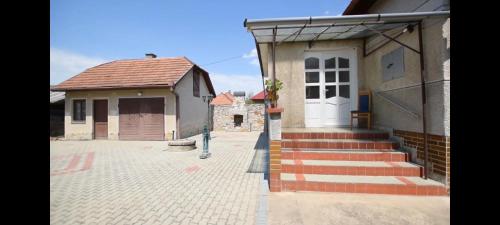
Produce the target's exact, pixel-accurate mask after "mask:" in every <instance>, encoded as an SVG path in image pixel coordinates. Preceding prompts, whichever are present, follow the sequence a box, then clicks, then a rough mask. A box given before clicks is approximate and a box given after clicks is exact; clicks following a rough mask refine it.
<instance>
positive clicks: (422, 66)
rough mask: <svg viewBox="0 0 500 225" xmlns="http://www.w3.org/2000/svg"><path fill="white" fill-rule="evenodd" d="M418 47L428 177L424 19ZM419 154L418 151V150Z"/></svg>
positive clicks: (425, 175)
mask: <svg viewBox="0 0 500 225" xmlns="http://www.w3.org/2000/svg"><path fill="white" fill-rule="evenodd" d="M418 47H419V52H420V54H419V55H420V82H421V86H422V88H421V90H422V129H423V133H424V170H425V172H424V178H425V179H427V178H428V177H429V167H428V165H427V162H428V161H429V148H428V145H427V119H426V116H425V112H426V111H427V110H426V109H427V107H426V105H427V99H426V93H425V92H426V91H425V75H424V72H425V70H424V69H425V67H424V48H423V42H422V21H419V22H418ZM417 154H418V151H417Z"/></svg>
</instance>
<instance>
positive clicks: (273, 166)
mask: <svg viewBox="0 0 500 225" xmlns="http://www.w3.org/2000/svg"><path fill="white" fill-rule="evenodd" d="M269 181H270V182H269V186H270V187H269V190H270V191H272V192H280V191H281V141H273V140H271V141H270V143H269Z"/></svg>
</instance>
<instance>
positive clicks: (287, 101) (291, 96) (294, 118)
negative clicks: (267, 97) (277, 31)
mask: <svg viewBox="0 0 500 225" xmlns="http://www.w3.org/2000/svg"><path fill="white" fill-rule="evenodd" d="M268 48H270V46H268ZM349 48H356V51H357V55H358V87H361V86H362V85H363V84H364V78H363V76H362V72H363V70H362V67H363V62H362V50H363V41H362V40H339V41H318V42H315V44H314V45H313V46H312V47H311V48H309V47H308V44H307V42H296V43H288V42H287V43H283V44H281V45H279V46H277V47H276V79H279V80H281V81H282V82H283V89H282V90H280V91H279V93H278V95H279V99H278V106H279V107H283V108H284V109H285V110H284V112H283V114H282V117H281V119H282V123H283V127H304V126H305V120H304V102H305V86H304V59H305V52H306V51H333V50H341V49H349ZM268 52H269V53H268V56H267V57H268V58H269V61H268V62H269V63H267V71H269V73H268V77H271V76H272V71H273V67H272V63H271V62H272V61H271V60H272V58H271V51H268Z"/></svg>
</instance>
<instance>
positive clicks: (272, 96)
mask: <svg viewBox="0 0 500 225" xmlns="http://www.w3.org/2000/svg"><path fill="white" fill-rule="evenodd" d="M265 85H266V92H267V96H268V97H269V100H271V107H272V108H275V107H276V106H277V105H278V98H279V96H278V91H279V90H281V88H283V82H281V81H280V80H278V79H275V80H274V86H273V82H272V80H270V79H269V80H266V83H265Z"/></svg>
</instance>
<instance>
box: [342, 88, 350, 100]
mask: <svg viewBox="0 0 500 225" xmlns="http://www.w3.org/2000/svg"><path fill="white" fill-rule="evenodd" d="M339 96H340V97H344V98H350V93H349V85H339Z"/></svg>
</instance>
